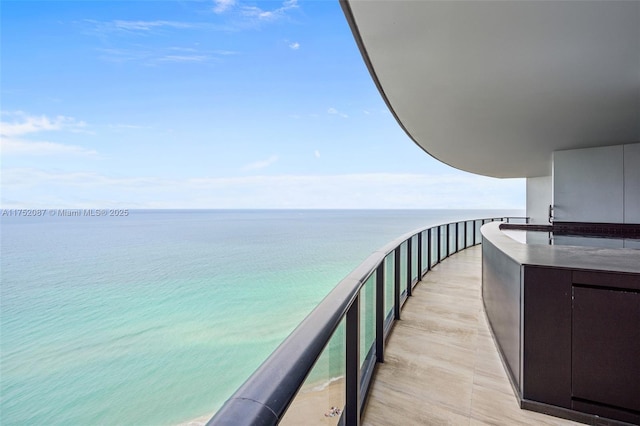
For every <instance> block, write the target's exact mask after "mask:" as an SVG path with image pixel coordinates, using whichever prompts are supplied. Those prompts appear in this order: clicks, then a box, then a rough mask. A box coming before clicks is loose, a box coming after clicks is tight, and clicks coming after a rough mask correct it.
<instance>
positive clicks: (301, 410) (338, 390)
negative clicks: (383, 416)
mask: <svg viewBox="0 0 640 426" xmlns="http://www.w3.org/2000/svg"><path fill="white" fill-rule="evenodd" d="M332 407H338V408H339V409H340V410H342V409H343V407H344V376H339V377H332V378H331V379H329V380H328V381H324V382H320V383H315V384H309V385H307V386H305V387H303V388H302V389H301V390H300V392H298V394H297V395H296V396H295V398H294V400H293V402H292V403H291V405H290V406H289V408H288V409H287V412H286V413H285V415H284V417H283V418H282V420H281V421H280V423H279V424H281V425H292V426H293V425H301V424H304V425H305V426H313V425H318V426H326V425H335V424H337V423H338V420H339V419H340V415H333V416H331V409H332ZM214 414H215V413H212V414H211V415H204V416H200V417H197V418H194V419H191V420H188V421H186V422H181V423H178V424H177V425H175V426H204V425H206V423H207V422H208V421H209V419H211V417H213V415H214Z"/></svg>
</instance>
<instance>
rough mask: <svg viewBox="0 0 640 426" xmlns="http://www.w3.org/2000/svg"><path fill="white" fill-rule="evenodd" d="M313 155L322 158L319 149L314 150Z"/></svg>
mask: <svg viewBox="0 0 640 426" xmlns="http://www.w3.org/2000/svg"><path fill="white" fill-rule="evenodd" d="M313 156H314V157H316V158H320V151H318V150H317V149H316V150H315V151H313Z"/></svg>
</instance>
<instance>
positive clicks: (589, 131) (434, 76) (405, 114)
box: [341, 0, 640, 177]
mask: <svg viewBox="0 0 640 426" xmlns="http://www.w3.org/2000/svg"><path fill="white" fill-rule="evenodd" d="M341 2H342V6H343V9H344V11H345V15H346V17H347V20H348V21H349V23H350V25H351V28H352V31H353V33H354V36H355V38H356V41H357V42H358V43H359V44H360V49H361V52H362V54H363V57H364V59H365V62H367V65H368V66H369V70H370V71H371V73H372V76H373V77H374V80H375V81H376V84H377V85H378V88H379V90H380V92H381V94H382V95H383V97H385V100H386V102H387V104H388V105H389V107H390V109H391V110H392V112H393V113H394V115H395V116H396V118H397V119H398V122H399V123H400V125H401V126H403V128H404V129H405V130H406V132H407V133H408V134H409V135H410V136H411V138H413V140H414V141H415V142H416V143H417V144H418V145H420V146H421V147H422V148H423V149H424V150H425V151H427V152H428V153H429V154H431V155H432V156H434V157H435V158H437V159H438V160H440V161H442V162H444V163H447V164H450V165H452V166H454V167H456V168H459V169H463V170H467V171H470V172H473V173H479V174H483V175H487V176H495V177H533V176H543V175H549V174H550V172H551V153H552V152H553V151H555V150H563V149H572V148H585V147H591V146H603V145H617V144H622V143H630V142H640V1H637V0H631V1H540V0H533V1H483V0H474V1H461V0H458V1H416V0H411V1H401V0H384V1H381V0H378V1H372V0H361V1H358V0H356V1H354V0H341ZM639 167H640V166H639Z"/></svg>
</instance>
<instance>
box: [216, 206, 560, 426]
mask: <svg viewBox="0 0 640 426" xmlns="http://www.w3.org/2000/svg"><path fill="white" fill-rule="evenodd" d="M517 219H520V220H523V219H525V218H517ZM492 221H506V222H508V221H509V218H490V219H478V220H473V221H463V222H457V223H449V224H444V225H439V226H436V227H432V228H428V229H421V230H417V231H414V232H412V233H409V234H406V235H404V236H402V237H400V238H398V239H397V240H395V241H393V242H391V243H389V244H388V245H387V246H385V247H383V248H382V249H380V250H378V251H376V252H374V253H373V254H372V255H371V256H370V257H369V258H368V259H367V260H365V262H363V263H362V264H361V265H360V266H359V267H358V268H356V270H354V271H353V272H352V273H351V274H349V275H348V276H347V277H346V278H345V279H344V280H343V281H341V282H340V283H339V284H338V285H337V286H336V287H335V289H334V290H333V291H332V292H331V293H330V294H329V295H328V296H327V297H326V298H325V299H324V300H323V301H322V302H321V303H320V304H319V305H318V306H317V307H316V309H315V310H314V311H313V312H312V313H311V314H310V315H309V316H308V317H307V318H306V319H305V320H304V321H303V322H302V323H301V324H300V325H299V326H298V327H297V328H296V330H294V332H293V333H292V334H291V335H290V336H289V337H288V338H287V339H286V340H285V341H284V342H283V343H282V344H281V345H280V347H278V349H276V351H274V352H273V353H272V355H271V356H270V357H269V358H268V359H267V360H266V361H265V362H264V363H263V365H262V366H261V367H260V368H258V370H257V371H256V372H255V373H254V374H253V375H252V376H251V377H250V378H249V379H248V380H247V381H246V382H245V384H244V385H243V386H241V387H240V389H238V391H237V392H236V393H235V394H234V395H233V396H232V397H231V398H230V399H229V400H228V401H227V402H226V403H225V404H224V406H223V407H222V408H221V409H220V410H219V411H218V413H216V415H215V416H214V417H213V418H212V419H211V420H210V421H209V422H208V424H209V425H231V424H233V425H245V424H246V425H273V424H301V423H304V424H347V425H358V424H393V423H395V422H398V421H401V422H403V423H406V422H407V421H409V422H411V421H415V422H418V423H422V422H428V423H431V422H441V421H444V422H452V423H458V422H461V423H465V424H468V423H469V422H480V423H482V422H496V421H498V422H504V421H510V420H513V421H516V422H519V423H521V424H539V423H546V424H571V422H568V421H566V420H561V419H557V418H554V417H549V416H545V415H544V414H538V413H533V412H527V411H522V410H520V409H519V407H518V403H517V402H516V401H517V400H516V398H515V396H514V394H513V392H512V390H511V388H510V385H509V381H508V379H507V376H506V374H505V372H504V368H503V367H502V365H501V363H500V358H499V355H498V352H497V350H496V348H495V346H494V344H493V340H492V338H491V334H490V332H489V328H488V326H487V322H486V319H485V316H484V312H483V310H482V300H481V297H480V288H481V267H480V265H481V260H480V258H481V252H480V250H479V249H478V248H470V249H468V250H465V251H462V250H463V249H465V248H467V247H473V246H475V245H476V244H478V243H479V242H480V226H481V225H483V224H484V223H487V222H492ZM454 254H455V256H452V255H454ZM418 284H419V285H418ZM414 294H415V296H414ZM405 305H406V308H405V309H403V307H405ZM399 320H402V321H399Z"/></svg>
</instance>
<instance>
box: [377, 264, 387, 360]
mask: <svg viewBox="0 0 640 426" xmlns="http://www.w3.org/2000/svg"><path fill="white" fill-rule="evenodd" d="M384 262H385V260H384V259H383V260H382V262H381V263H380V265H379V266H378V269H376V360H377V361H378V362H384V320H385V317H386V312H385V311H384Z"/></svg>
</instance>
